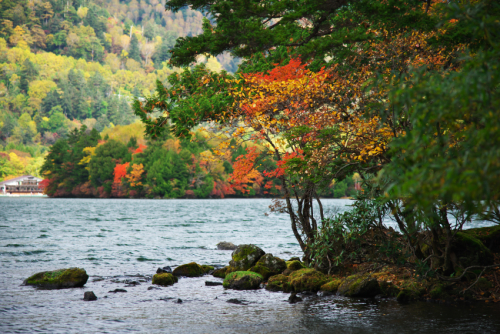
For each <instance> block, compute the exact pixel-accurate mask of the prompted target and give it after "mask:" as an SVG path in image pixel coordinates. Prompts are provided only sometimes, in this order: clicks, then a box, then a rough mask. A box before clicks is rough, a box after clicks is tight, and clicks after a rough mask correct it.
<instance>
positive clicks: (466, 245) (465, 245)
mask: <svg viewBox="0 0 500 334" xmlns="http://www.w3.org/2000/svg"><path fill="white" fill-rule="evenodd" d="M452 251H453V252H454V253H455V254H456V256H457V258H458V260H459V261H460V263H461V265H462V266H463V267H464V268H466V267H469V266H474V265H480V266H488V265H491V264H493V262H494V258H493V253H492V252H491V251H490V250H489V249H488V248H487V247H486V246H485V245H484V244H483V243H482V242H481V240H479V239H478V238H476V237H475V236H473V235H472V234H469V233H464V232H457V234H456V235H455V240H454V242H453V246H452Z"/></svg>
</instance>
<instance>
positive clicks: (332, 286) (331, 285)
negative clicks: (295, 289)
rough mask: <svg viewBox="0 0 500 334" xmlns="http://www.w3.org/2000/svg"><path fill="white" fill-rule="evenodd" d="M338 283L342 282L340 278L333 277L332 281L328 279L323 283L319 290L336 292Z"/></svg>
mask: <svg viewBox="0 0 500 334" xmlns="http://www.w3.org/2000/svg"><path fill="white" fill-rule="evenodd" d="M340 284H342V280H340V279H334V280H333V281H330V282H328V283H325V284H323V285H322V286H321V287H320V288H319V290H320V291H328V292H331V293H335V292H337V290H338V289H339V286H340Z"/></svg>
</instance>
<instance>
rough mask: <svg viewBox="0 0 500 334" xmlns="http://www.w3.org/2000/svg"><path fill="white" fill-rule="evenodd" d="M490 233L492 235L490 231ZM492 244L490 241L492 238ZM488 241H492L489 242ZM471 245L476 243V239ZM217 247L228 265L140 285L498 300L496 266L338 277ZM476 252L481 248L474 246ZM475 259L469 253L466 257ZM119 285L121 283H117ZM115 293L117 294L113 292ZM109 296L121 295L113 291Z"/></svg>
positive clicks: (57, 277) (55, 275) (43, 285)
mask: <svg viewBox="0 0 500 334" xmlns="http://www.w3.org/2000/svg"><path fill="white" fill-rule="evenodd" d="M496 230H498V228H496V227H495V228H483V229H475V230H474V231H472V232H473V233H474V234H475V235H477V236H478V237H481V236H483V237H485V238H486V241H487V242H489V243H491V241H492V240H493V239H494V238H496V237H495V236H494V235H492V234H494V233H491V231H494V232H495V231H496ZM495 233H496V232H495ZM495 240H496V239H495ZM495 240H493V241H495ZM475 242H481V241H480V239H477V238H476V241H475ZM489 246H493V247H489V248H490V249H491V248H492V249H493V250H494V251H495V252H491V256H492V257H493V260H494V263H500V254H499V253H498V249H497V248H498V245H497V244H496V243H495V242H494V243H491V245H489ZM218 248H219V249H226V250H231V249H234V250H233V252H232V254H231V260H230V261H229V264H228V265H227V266H225V267H222V268H215V267H214V266H209V265H199V264H197V263H195V262H191V263H187V264H184V265H180V266H178V267H176V268H175V269H173V270H172V269H171V268H170V267H163V268H158V270H157V272H156V274H154V275H153V276H152V277H151V276H143V279H142V281H143V282H149V281H150V280H151V283H152V284H153V285H152V286H150V287H149V288H148V290H149V289H151V290H152V289H155V286H163V287H168V286H171V285H174V284H176V283H177V282H178V280H179V278H183V277H184V278H189V277H201V276H206V275H212V276H213V277H218V278H221V279H223V282H212V281H207V282H206V284H205V285H206V286H217V285H223V287H224V288H226V289H234V290H252V289H262V288H264V289H266V290H268V291H282V292H285V293H291V295H290V299H289V301H290V302H291V303H295V302H299V301H301V298H300V297H297V295H296V294H299V293H302V294H311V293H312V294H319V295H320V296H327V295H332V294H337V295H340V296H346V297H357V298H396V299H397V300H398V301H399V302H411V301H416V300H427V301H438V302H448V303H449V302H453V303H456V302H473V301H482V302H492V303H496V302H500V292H499V291H500V284H499V281H498V279H499V278H500V268H499V267H498V266H497V267H493V268H491V270H489V271H485V270H483V271H482V272H480V273H478V272H477V271H471V272H470V275H464V277H463V278H462V279H460V280H456V281H443V280H440V279H438V278H431V277H425V278H422V277H419V275H417V274H416V272H415V269H414V268H411V267H405V266H396V265H390V264H380V263H363V264H358V265H355V264H354V265H350V266H344V268H343V269H344V270H343V271H342V273H341V274H339V273H338V274H333V275H328V274H327V273H324V272H321V271H320V270H316V269H314V268H308V267H307V266H306V264H305V263H303V262H301V261H300V259H299V258H297V257H294V258H291V259H289V260H287V261H285V260H283V259H281V258H278V257H275V256H273V255H272V254H270V253H266V252H264V250H262V249H261V248H259V247H257V246H255V245H251V244H243V245H239V246H235V245H233V244H231V243H220V244H219V245H218ZM480 249H481V250H482V251H484V249H482V248H480ZM470 255H471V256H475V254H470ZM88 278H89V276H88V275H87V273H86V271H85V270H84V269H81V268H68V269H58V270H54V271H46V272H40V273H37V274H35V275H33V276H31V277H29V278H28V279H26V280H25V281H24V282H23V285H31V286H34V287H36V288H38V289H65V288H76V287H83V286H84V285H85V283H86V282H87V280H88ZM94 281H96V280H95V279H94ZM119 283H123V282H119ZM125 283H127V284H128V285H129V286H135V285H139V284H140V283H139V282H138V281H130V282H125ZM118 290H119V291H118ZM110 292H113V293H114V292H126V290H124V289H115V290H114V291H110ZM84 300H87V301H91V300H97V297H96V296H95V295H94V294H93V292H91V291H90V292H86V293H85V296H84Z"/></svg>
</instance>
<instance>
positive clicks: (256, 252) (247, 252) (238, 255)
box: [229, 245, 266, 271]
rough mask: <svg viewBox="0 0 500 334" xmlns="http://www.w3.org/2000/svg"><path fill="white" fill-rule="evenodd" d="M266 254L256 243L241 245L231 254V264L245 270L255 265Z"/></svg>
mask: <svg viewBox="0 0 500 334" xmlns="http://www.w3.org/2000/svg"><path fill="white" fill-rule="evenodd" d="M264 254H266V253H265V252H264V251H263V250H262V249H260V248H259V247H257V246H255V245H239V246H238V247H237V248H236V249H235V250H234V252H233V254H232V255H231V257H232V260H231V261H230V262H229V265H230V266H231V267H234V268H236V269H237V270H241V271H245V270H248V269H250V268H251V267H252V266H254V265H255V264H256V263H257V261H258V260H259V259H260V258H261V257H262V256H263V255H264Z"/></svg>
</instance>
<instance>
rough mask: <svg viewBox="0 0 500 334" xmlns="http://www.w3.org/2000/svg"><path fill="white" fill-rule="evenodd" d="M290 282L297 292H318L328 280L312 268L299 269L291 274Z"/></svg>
mask: <svg viewBox="0 0 500 334" xmlns="http://www.w3.org/2000/svg"><path fill="white" fill-rule="evenodd" d="M288 282H289V283H290V286H291V288H292V289H293V290H294V291H295V292H302V291H311V292H318V290H319V289H320V288H321V286H322V285H323V284H325V283H326V282H328V278H327V277H326V276H325V274H323V273H322V272H319V271H317V270H315V269H312V268H304V269H299V270H296V271H294V272H292V273H291V274H290V276H289V277H288Z"/></svg>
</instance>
